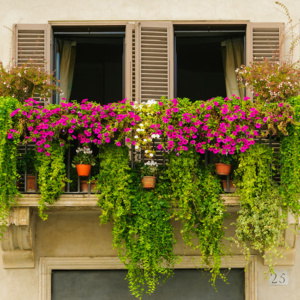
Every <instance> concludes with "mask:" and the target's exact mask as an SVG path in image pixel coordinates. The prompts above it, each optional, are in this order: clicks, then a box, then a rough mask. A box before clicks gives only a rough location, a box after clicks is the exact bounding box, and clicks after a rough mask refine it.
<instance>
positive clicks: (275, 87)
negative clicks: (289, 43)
mask: <svg viewBox="0 0 300 300" xmlns="http://www.w3.org/2000/svg"><path fill="white" fill-rule="evenodd" d="M236 73H237V79H238V81H239V82H240V83H241V85H243V86H245V87H250V88H251V91H252V93H253V94H254V95H255V97H256V98H257V99H258V100H261V101H268V102H281V101H282V99H288V98H290V97H294V96H297V95H299V92H300V80H299V79H300V69H299V66H298V64H297V63H290V62H283V63H282V64H279V62H278V61H273V60H269V59H267V58H265V57H263V58H262V61H254V62H252V63H250V65H249V66H244V65H242V66H241V67H240V68H239V69H237V70H236Z"/></svg>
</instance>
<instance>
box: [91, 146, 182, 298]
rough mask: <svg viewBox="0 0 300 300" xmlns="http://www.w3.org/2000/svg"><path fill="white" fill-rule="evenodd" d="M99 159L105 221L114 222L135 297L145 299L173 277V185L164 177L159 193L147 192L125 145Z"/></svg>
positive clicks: (116, 242)
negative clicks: (129, 164) (169, 184)
mask: <svg viewBox="0 0 300 300" xmlns="http://www.w3.org/2000/svg"><path fill="white" fill-rule="evenodd" d="M100 157H101V173H100V174H99V176H98V184H97V190H100V191H101V194H99V195H98V198H99V202H98V203H99V206H100V207H101V211H102V215H101V216H100V221H101V224H102V223H106V222H108V221H111V222H112V223H113V246H114V248H117V249H118V255H119V258H120V259H121V261H122V262H123V263H124V264H125V266H126V268H127V269H128V275H127V280H128V281H129V288H130V290H131V293H132V294H133V295H135V296H136V297H137V298H139V299H141V297H142V295H143V293H144V292H146V293H148V294H151V293H153V292H154V290H155V288H156V286H157V285H158V284H159V283H160V282H161V281H162V280H165V279H167V278H168V277H170V276H171V275H172V274H173V270H172V268H173V267H174V264H175V263H176V261H177V257H176V256H175V255H174V253H173V247H174V243H175V238H174V234H173V227H172V226H171V224H170V219H171V212H172V210H171V208H172V207H171V203H170V201H169V200H170V199H169V197H170V196H169V194H168V193H167V192H166V191H167V190H168V184H167V181H166V180H165V179H164V177H163V176H161V177H160V180H159V181H158V182H157V185H156V188H155V190H154V191H146V190H144V189H143V188H142V186H141V179H140V174H139V173H138V172H137V170H132V171H130V168H129V167H128V157H129V156H128V148H126V147H113V146H112V147H111V146H108V147H107V146H106V149H105V151H104V152H103V153H101V155H100Z"/></svg>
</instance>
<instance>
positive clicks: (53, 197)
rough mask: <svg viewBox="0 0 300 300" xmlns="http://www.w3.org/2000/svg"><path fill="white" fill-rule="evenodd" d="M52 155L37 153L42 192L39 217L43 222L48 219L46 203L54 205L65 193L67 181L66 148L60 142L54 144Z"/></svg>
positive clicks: (51, 149)
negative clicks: (45, 211)
mask: <svg viewBox="0 0 300 300" xmlns="http://www.w3.org/2000/svg"><path fill="white" fill-rule="evenodd" d="M48 151H49V152H50V153H51V155H49V156H46V155H45V154H44V153H37V162H36V169H37V171H38V183H39V189H40V192H41V197H40V200H39V215H40V217H41V218H42V219H43V220H46V219H47V217H48V216H47V214H45V213H44V210H45V208H46V203H48V204H53V203H54V202H55V201H57V200H58V199H59V196H60V195H61V194H62V193H63V188H64V186H65V183H66V181H67V176H66V166H65V163H64V155H65V147H63V146H61V145H60V143H59V142H58V141H56V142H52V143H51V145H50V147H49V150H48Z"/></svg>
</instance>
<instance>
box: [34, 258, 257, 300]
mask: <svg viewBox="0 0 300 300" xmlns="http://www.w3.org/2000/svg"><path fill="white" fill-rule="evenodd" d="M197 262H200V263H201V257H199V256H198V257H197V256H183V257H182V260H181V263H180V264H179V265H178V266H176V269H194V268H198V267H199V264H197ZM221 267H222V268H245V300H257V275H256V256H255V255H251V256H250V258H249V261H246V260H245V258H244V256H242V255H232V256H230V257H227V256H226V257H223V258H222V263H221ZM108 269H115V270H118V269H125V267H124V264H122V263H121V262H120V260H119V258H118V257H42V258H41V259H40V266H39V300H51V272H52V270H108Z"/></svg>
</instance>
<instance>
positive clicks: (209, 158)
mask: <svg viewBox="0 0 300 300" xmlns="http://www.w3.org/2000/svg"><path fill="white" fill-rule="evenodd" d="M158 142H159V141H153V146H154V147H155V148H156V146H157V144H158ZM256 142H258V143H262V144H266V145H268V146H269V147H271V148H273V149H274V152H275V153H279V142H278V141H277V140H276V138H275V139H274V138H272V137H267V138H259V139H258V140H256ZM77 146H78V145H75V144H74V145H71V146H70V147H68V149H67V151H66V155H65V165H66V175H67V179H68V180H67V182H66V186H65V190H64V192H65V193H72V194H73V193H74V194H75V193H76V194H79V193H80V194H81V193H82V194H84V193H88V194H90V193H93V185H94V184H93V182H92V181H91V180H92V179H93V177H94V176H95V175H96V174H97V172H100V171H101V170H100V169H99V164H97V166H94V167H92V170H91V172H90V174H89V176H88V177H79V176H78V175H77V172H76V169H75V168H72V160H73V157H74V155H75V153H76V151H75V150H76V148H77ZM31 149H33V145H23V146H20V147H19V153H20V156H19V158H18V159H19V160H20V161H22V158H23V156H24V155H25V154H26V153H28V151H30V150H31ZM129 150H130V152H129V153H130V166H131V167H132V168H133V167H134V163H135V162H137V161H142V162H143V161H144V162H145V161H147V160H149V158H146V157H145V155H144V152H143V151H136V150H135V148H134V146H132V145H131V147H130V148H129ZM93 151H94V152H93V155H94V156H95V157H98V154H99V148H97V147H95V148H93ZM202 157H203V160H204V163H205V166H207V165H208V164H212V163H215V162H216V160H215V155H213V154H212V153H211V152H208V151H206V152H205V153H204V154H203V155H202ZM153 159H154V160H155V161H157V162H158V163H159V164H160V165H165V164H166V162H167V160H166V159H165V157H164V156H163V154H162V152H161V151H157V153H156V155H155V156H154V157H153ZM270 168H271V172H272V169H273V168H272V166H270ZM277 169H278V170H279V171H280V168H279V167H278V166H277ZM271 174H272V177H273V179H275V180H276V181H277V182H280V175H279V173H278V172H277V173H276V174H274V173H271ZM19 175H20V179H19V180H18V182H17V185H18V187H19V191H20V192H21V193H39V187H38V183H37V182H38V181H37V179H38V174H37V173H35V174H30V175H34V178H35V183H34V187H32V184H31V183H30V182H29V179H28V178H29V177H28V175H29V174H28V170H27V169H25V171H24V172H21V173H20V174H19ZM221 178H222V179H223V180H226V188H225V189H224V192H225V193H232V192H233V190H232V189H231V187H230V175H227V176H222V177H221ZM30 180H31V179H30ZM84 186H85V187H84Z"/></svg>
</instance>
